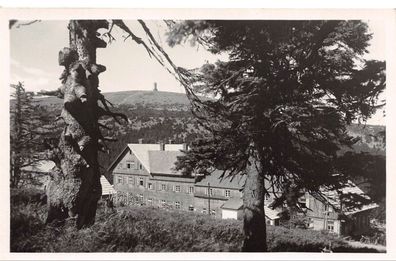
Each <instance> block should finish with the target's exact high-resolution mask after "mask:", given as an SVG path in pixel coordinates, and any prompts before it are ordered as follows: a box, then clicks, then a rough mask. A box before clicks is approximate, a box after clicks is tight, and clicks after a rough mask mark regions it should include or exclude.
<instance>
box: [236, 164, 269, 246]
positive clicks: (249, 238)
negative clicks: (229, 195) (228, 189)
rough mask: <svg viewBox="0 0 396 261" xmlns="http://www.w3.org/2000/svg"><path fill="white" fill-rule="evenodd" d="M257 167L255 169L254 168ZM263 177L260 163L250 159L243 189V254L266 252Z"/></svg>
mask: <svg viewBox="0 0 396 261" xmlns="http://www.w3.org/2000/svg"><path fill="white" fill-rule="evenodd" d="M256 166H257V168H256ZM264 193H265V189H264V175H263V170H262V166H261V165H260V162H258V161H256V160H254V159H251V160H250V165H249V166H248V167H247V178H246V183H245V186H244V189H243V211H244V213H243V230H244V234H245V240H244V242H243V247H242V251H243V252H266V251H267V242H266V240H267V231H266V230H267V229H266V223H265V213H264V196H265V195H264Z"/></svg>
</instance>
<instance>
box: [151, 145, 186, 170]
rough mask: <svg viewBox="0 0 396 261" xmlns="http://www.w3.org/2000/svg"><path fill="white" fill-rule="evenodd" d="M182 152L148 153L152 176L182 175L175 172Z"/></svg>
mask: <svg viewBox="0 0 396 261" xmlns="http://www.w3.org/2000/svg"><path fill="white" fill-rule="evenodd" d="M182 155H183V152H181V151H148V160H149V165H150V172H151V173H152V174H168V175H182V173H181V172H180V171H176V170H175V162H176V161H177V157H178V156H182Z"/></svg>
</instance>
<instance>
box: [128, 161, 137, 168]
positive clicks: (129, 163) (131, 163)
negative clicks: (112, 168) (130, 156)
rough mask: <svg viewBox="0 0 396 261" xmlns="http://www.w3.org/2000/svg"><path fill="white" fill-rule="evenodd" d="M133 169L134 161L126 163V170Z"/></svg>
mask: <svg viewBox="0 0 396 261" xmlns="http://www.w3.org/2000/svg"><path fill="white" fill-rule="evenodd" d="M134 168H135V162H134V161H128V162H127V169H134Z"/></svg>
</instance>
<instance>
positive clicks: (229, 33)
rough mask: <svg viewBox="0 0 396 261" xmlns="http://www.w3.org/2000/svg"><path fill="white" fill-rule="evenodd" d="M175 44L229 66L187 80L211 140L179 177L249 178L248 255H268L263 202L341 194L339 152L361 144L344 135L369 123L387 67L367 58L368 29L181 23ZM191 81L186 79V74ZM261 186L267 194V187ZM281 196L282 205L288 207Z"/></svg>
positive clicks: (208, 68)
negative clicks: (191, 44)
mask: <svg viewBox="0 0 396 261" xmlns="http://www.w3.org/2000/svg"><path fill="white" fill-rule="evenodd" d="M170 26H171V31H170V33H169V38H168V42H169V44H170V45H175V44H179V43H180V42H181V41H182V40H184V39H186V38H188V37H190V36H191V35H192V36H193V39H192V40H193V41H196V42H199V43H200V44H202V45H204V46H206V47H207V48H208V50H209V51H211V52H212V53H215V54H219V53H227V54H229V60H228V61H218V62H216V63H215V64H209V63H208V64H205V65H203V66H202V67H201V69H200V70H199V71H195V72H189V73H190V77H189V79H190V82H191V84H192V85H193V87H194V88H191V90H190V92H191V93H193V91H194V90H195V91H199V92H200V93H204V94H206V95H210V97H213V99H211V100H205V101H202V100H200V99H198V98H197V96H194V95H190V96H189V97H192V99H191V101H192V104H193V110H194V111H193V112H194V114H195V116H196V117H197V118H198V119H199V121H200V124H201V125H202V126H203V127H204V128H205V129H206V130H207V131H208V132H209V133H210V134H209V135H205V136H204V137H202V138H200V139H198V140H197V141H196V142H194V143H193V144H192V146H191V150H189V151H187V152H186V155H185V156H183V157H180V158H179V162H178V166H177V167H178V169H182V170H184V172H185V173H186V174H188V173H190V172H192V171H193V172H198V173H205V174H209V173H210V172H211V170H213V169H214V168H217V169H222V170H224V175H241V174H242V175H247V179H246V184H245V186H244V189H243V202H244V232H245V241H244V245H243V251H249V252H251V251H253V252H255V251H266V249H267V248H266V227H265V213H264V196H265V194H267V193H270V192H271V191H272V190H280V191H287V193H289V195H290V190H291V188H293V190H295V192H296V193H294V194H296V195H298V193H297V192H299V191H307V192H310V193H320V192H321V189H322V188H328V189H333V190H339V189H341V188H342V187H343V186H344V185H345V184H346V183H347V180H348V176H347V175H346V173H339V171H338V169H337V162H338V161H339V159H340V157H341V155H339V152H340V149H341V148H343V147H345V146H351V145H352V144H353V143H354V142H355V140H354V139H353V138H352V137H350V136H349V135H348V133H347V130H346V126H347V125H348V124H350V123H351V122H353V121H355V120H362V121H365V120H366V119H367V118H368V117H370V116H371V115H372V114H373V113H374V112H375V110H376V108H377V103H376V102H377V98H378V95H379V94H380V93H381V92H382V91H383V90H384V88H385V72H384V71H385V63H384V62H379V61H366V60H364V59H363V58H362V55H363V54H364V53H365V52H367V50H366V48H367V46H368V44H369V40H370V39H371V35H370V34H369V33H368V30H367V28H368V27H367V24H365V23H363V22H361V21H226V20H225V21H214V20H213V21H183V22H180V23H175V24H172V23H170ZM186 74H187V73H186ZM336 174H337V175H336ZM264 180H267V181H268V183H269V184H270V186H269V187H265V186H264ZM286 198H287V195H285V194H283V195H281V196H280V197H279V198H278V200H277V201H278V202H280V203H281V202H282V201H285V200H286Z"/></svg>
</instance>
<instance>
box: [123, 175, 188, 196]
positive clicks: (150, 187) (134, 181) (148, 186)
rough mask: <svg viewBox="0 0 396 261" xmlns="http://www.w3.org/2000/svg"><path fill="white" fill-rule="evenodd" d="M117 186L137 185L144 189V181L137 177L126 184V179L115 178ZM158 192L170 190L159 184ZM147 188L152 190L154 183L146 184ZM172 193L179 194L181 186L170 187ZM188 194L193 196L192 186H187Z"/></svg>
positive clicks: (129, 179) (165, 185)
mask: <svg viewBox="0 0 396 261" xmlns="http://www.w3.org/2000/svg"><path fill="white" fill-rule="evenodd" d="M117 184H128V185H138V186H142V187H145V180H144V178H143V177H139V178H138V179H137V180H136V178H135V177H128V182H126V177H121V176H119V177H117ZM160 185H161V187H160V190H162V191H167V190H170V188H168V185H167V184H164V183H161V184H160ZM147 188H148V189H149V190H154V183H152V182H147ZM172 191H174V192H181V191H182V189H181V186H180V185H174V186H172ZM187 193H188V194H193V193H194V187H193V186H189V187H188V190H187Z"/></svg>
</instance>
